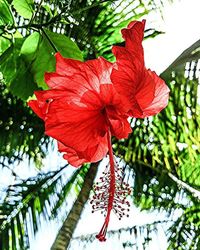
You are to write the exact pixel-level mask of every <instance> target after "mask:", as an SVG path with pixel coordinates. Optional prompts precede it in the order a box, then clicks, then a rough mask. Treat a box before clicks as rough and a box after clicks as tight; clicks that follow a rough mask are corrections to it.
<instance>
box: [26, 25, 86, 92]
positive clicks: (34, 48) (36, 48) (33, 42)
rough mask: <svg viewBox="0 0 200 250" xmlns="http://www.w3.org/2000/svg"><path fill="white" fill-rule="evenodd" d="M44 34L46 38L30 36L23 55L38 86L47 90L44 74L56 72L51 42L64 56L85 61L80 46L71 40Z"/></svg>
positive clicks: (47, 32) (47, 33)
mask: <svg viewBox="0 0 200 250" xmlns="http://www.w3.org/2000/svg"><path fill="white" fill-rule="evenodd" d="M44 32H45V34H46V36H44V35H43V36H42V35H40V34H39V33H37V32H35V33H33V34H32V35H30V36H29V37H28V38H27V39H26V40H25V42H24V44H23V46H22V49H21V55H22V56H23V57H24V58H25V60H26V61H27V62H28V63H29V64H31V65H32V66H31V71H32V73H33V75H34V80H35V82H36V83H37V85H38V86H39V87H42V88H43V89H47V85H46V83H45V81H44V73H45V72H51V71H54V70H55V57H54V53H55V51H54V49H53V47H52V45H51V44H50V42H49V40H50V41H51V42H52V43H53V44H54V46H55V47H56V48H57V49H58V51H59V52H60V53H61V54H62V56H64V57H67V58H74V59H78V60H83V57H82V53H81V51H80V50H79V48H78V46H77V45H76V44H75V43H74V42H73V41H72V40H71V39H70V38H68V37H66V36H65V35H61V34H57V33H54V32H51V31H48V30H45V31H44Z"/></svg>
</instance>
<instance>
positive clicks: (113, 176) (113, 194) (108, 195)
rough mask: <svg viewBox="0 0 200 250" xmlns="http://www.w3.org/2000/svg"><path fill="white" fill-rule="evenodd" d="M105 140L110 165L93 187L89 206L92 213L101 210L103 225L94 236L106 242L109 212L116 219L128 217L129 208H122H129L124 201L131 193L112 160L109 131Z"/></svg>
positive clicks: (118, 168) (127, 203)
mask: <svg viewBox="0 0 200 250" xmlns="http://www.w3.org/2000/svg"><path fill="white" fill-rule="evenodd" d="M107 140H108V149H109V162H110V164H109V167H108V166H107V167H106V170H105V171H104V172H103V176H102V177H100V181H99V182H97V183H96V184H95V185H94V192H95V194H94V196H93V199H92V201H91V204H93V205H92V208H93V211H92V212H94V211H97V210H101V211H102V213H104V216H105V220H104V224H103V226H102V228H101V230H100V232H99V234H98V235H97V236H96V237H97V239H99V241H106V233H107V228H108V224H109V220H110V214H111V211H112V210H113V211H114V212H115V213H116V214H117V215H118V218H119V219H121V218H122V216H124V215H127V216H128V214H126V213H125V212H128V211H129V208H124V206H128V207H129V206H130V204H129V202H128V201H126V200H125V199H126V197H127V195H129V194H130V192H131V191H130V187H129V185H128V184H126V183H125V182H123V178H122V176H121V170H122V168H120V167H119V166H118V165H117V164H116V162H115V160H114V156H113V150H112V144H111V133H110V130H109V131H108V133H107Z"/></svg>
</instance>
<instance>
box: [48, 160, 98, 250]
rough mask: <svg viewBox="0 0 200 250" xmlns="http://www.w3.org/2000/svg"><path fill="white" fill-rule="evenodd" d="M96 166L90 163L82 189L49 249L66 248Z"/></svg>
mask: <svg viewBox="0 0 200 250" xmlns="http://www.w3.org/2000/svg"><path fill="white" fill-rule="evenodd" d="M97 167H98V163H94V164H91V167H90V168H89V170H88V172H87V174H86V176H85V180H84V183H83V186H82V189H81V191H80V193H79V195H78V197H77V199H76V201H75V203H74V205H73V207H72V209H71V211H70V212H69V214H68V216H67V218H66V220H65V221H64V223H63V225H62V227H61V228H60V230H59V232H58V234H57V237H56V239H55V241H54V243H53V245H52V247H51V250H66V249H67V248H68V246H69V243H70V240H71V238H72V235H73V232H74V230H75V228H76V225H77V223H78V221H79V218H80V216H81V213H82V211H83V208H84V205H85V203H86V202H87V200H88V198H89V194H90V191H91V189H92V185H93V182H94V178H95V176H96V173H97Z"/></svg>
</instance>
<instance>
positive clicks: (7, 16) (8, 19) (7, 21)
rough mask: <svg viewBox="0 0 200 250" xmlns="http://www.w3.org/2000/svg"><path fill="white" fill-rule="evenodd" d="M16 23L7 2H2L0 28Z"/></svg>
mask: <svg viewBox="0 0 200 250" xmlns="http://www.w3.org/2000/svg"><path fill="white" fill-rule="evenodd" d="M13 23H14V19H13V15H12V13H11V11H10V8H9V5H8V3H7V1H6V0H0V26H1V25H3V26H4V25H12V24H13Z"/></svg>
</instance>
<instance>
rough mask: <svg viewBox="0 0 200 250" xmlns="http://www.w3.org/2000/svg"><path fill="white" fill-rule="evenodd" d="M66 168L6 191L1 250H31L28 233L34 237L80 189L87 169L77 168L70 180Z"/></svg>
mask: <svg viewBox="0 0 200 250" xmlns="http://www.w3.org/2000/svg"><path fill="white" fill-rule="evenodd" d="M65 169H66V166H64V167H61V168H60V169H59V170H57V171H52V172H48V173H46V174H38V175H37V176H36V177H32V178H28V179H27V180H24V181H21V182H19V183H16V184H14V185H12V186H9V187H8V188H7V191H6V196H5V199H4V201H3V202H2V203H1V204H0V222H1V223H0V225H1V226H0V239H1V241H2V245H3V248H2V249H4V250H7V249H12V250H14V249H28V248H29V238H30V236H31V235H30V231H29V230H30V229H31V231H32V233H33V234H35V233H36V232H37V231H38V229H39V228H40V224H41V218H43V219H46V220H49V219H51V218H52V213H53V215H55V214H57V213H58V211H59V208H60V206H61V205H62V204H63V203H64V202H66V200H65V199H64V198H66V197H67V195H68V194H69V192H70V191H71V190H74V188H75V190H76V188H77V187H79V188H80V187H81V185H82V183H83V179H84V175H85V174H86V172H87V170H88V166H86V167H85V168H84V167H83V168H81V169H77V170H76V171H74V173H73V174H72V175H71V176H70V177H68V178H66V176H65V177H64V175H63V171H64V170H65ZM75 180H76V181H75ZM60 197H62V199H60Z"/></svg>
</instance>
